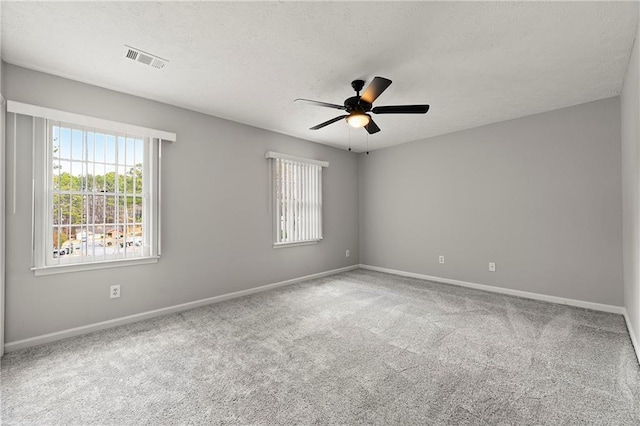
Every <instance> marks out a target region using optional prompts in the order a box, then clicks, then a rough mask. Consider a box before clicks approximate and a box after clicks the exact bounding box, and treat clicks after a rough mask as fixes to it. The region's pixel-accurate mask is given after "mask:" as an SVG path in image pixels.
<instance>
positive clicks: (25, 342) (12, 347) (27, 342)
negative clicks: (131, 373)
mask: <svg viewBox="0 0 640 426" xmlns="http://www.w3.org/2000/svg"><path fill="white" fill-rule="evenodd" d="M358 268H359V266H358V265H351V266H347V267H344V268H339V269H333V270H330V271H324V272H318V273H316V274H311V275H305V276H304V277H299V278H293V279H290V280H286V281H280V282H277V283H273V284H267V285H263V286H260V287H254V288H250V289H247V290H240V291H235V292H233V293H227V294H223V295H220V296H214V297H208V298H206V299H201V300H195V301H193V302H187V303H182V304H179V305H174V306H169V307H166V308H160V309H154V310H152V311H147V312H142V313H139V314H133V315H128V316H126V317H121V318H115V319H112V320H107V321H102V322H97V323H94V324H89V325H83V326H81V327H75V328H69V329H67V330H61V331H56V332H54V333H48V334H43V335H40V336H35V337H30V338H28V339H22V340H16V341H15V342H9V343H7V344H5V350H6V351H7V352H13V351H17V350H20V349H24V348H28V347H31V346H36V345H42V344H45V343H50V342H54V341H56V340H62V339H66V338H69V337H74V336H79V335H82V334H87V333H91V332H94V331H99V330H104V329H106V328H111V327H116V326H119V325H124V324H130V323H133V322H138V321H142V320H145V319H150V318H155V317H159V316H161V315H168V314H172V313H176V312H182V311H186V310H189V309H194V308H198V307H200V306H205V305H210V304H213V303H218V302H222V301H224V300H229V299H235V298H238V297H243V296H248V295H250V294H254V293H260V292H263V291H267V290H271V289H274V288H278V287H284V286H287V285H290V284H296V283H299V282H302V281H308V280H312V279H315V278H322V277H326V276H329V275H335V274H339V273H341V272H347V271H351V270H353V269H358Z"/></svg>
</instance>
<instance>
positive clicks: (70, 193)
mask: <svg viewBox="0 0 640 426" xmlns="http://www.w3.org/2000/svg"><path fill="white" fill-rule="evenodd" d="M47 141H48V143H47V148H48V153H47V154H48V155H47V158H48V161H47V166H48V167H47V168H48V170H47V174H46V176H45V183H46V193H47V197H46V201H47V203H46V211H45V215H46V216H47V217H46V224H47V228H48V229H47V230H46V231H45V246H46V247H47V252H46V256H45V264H46V265H47V266H53V265H61V264H71V263H85V262H99V261H106V260H117V259H129V258H143V257H149V256H151V255H152V250H151V243H152V240H153V239H152V227H151V226H150V225H151V223H152V219H151V218H152V215H151V213H152V211H151V209H152V205H151V204H150V203H149V200H150V199H151V188H152V186H153V185H152V182H151V175H150V171H151V167H150V165H151V164H152V163H153V159H152V157H151V152H152V147H151V142H150V140H149V138H145V137H142V136H136V135H128V134H122V133H117V132H113V131H108V130H102V129H94V128H86V127H80V126H75V125H72V124H66V123H59V122H53V121H49V122H48V134H47Z"/></svg>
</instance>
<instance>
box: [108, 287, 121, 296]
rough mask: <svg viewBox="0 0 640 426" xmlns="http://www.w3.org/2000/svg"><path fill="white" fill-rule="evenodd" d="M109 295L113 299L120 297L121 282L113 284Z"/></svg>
mask: <svg viewBox="0 0 640 426" xmlns="http://www.w3.org/2000/svg"><path fill="white" fill-rule="evenodd" d="M109 296H110V297H111V298H112V299H117V298H118V297H120V284H118V285H112V286H111V289H110V290H109Z"/></svg>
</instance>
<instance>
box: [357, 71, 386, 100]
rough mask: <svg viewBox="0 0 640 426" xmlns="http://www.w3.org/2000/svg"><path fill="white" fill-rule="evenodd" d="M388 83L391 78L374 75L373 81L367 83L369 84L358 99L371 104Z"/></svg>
mask: <svg viewBox="0 0 640 426" xmlns="http://www.w3.org/2000/svg"><path fill="white" fill-rule="evenodd" d="M390 84H391V80H389V79H388V78H384V77H375V78H374V79H373V81H371V83H369V86H367V89H366V90H365V91H364V93H363V94H362V96H360V99H362V100H363V101H365V102H368V103H370V104H372V103H373V101H375V100H376V99H377V98H378V96H380V95H381V94H382V92H384V91H385V90H386V89H387V87H389V85H390Z"/></svg>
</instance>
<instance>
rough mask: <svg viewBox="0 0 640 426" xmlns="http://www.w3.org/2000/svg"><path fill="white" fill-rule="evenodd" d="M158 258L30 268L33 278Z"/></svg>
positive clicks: (142, 263)
mask: <svg viewBox="0 0 640 426" xmlns="http://www.w3.org/2000/svg"><path fill="white" fill-rule="evenodd" d="M158 259H160V257H159V256H152V257H144V258H138V259H118V260H105V261H102V262H91V263H71V264H66V265H55V266H38V267H34V268H31V270H32V271H33V272H34V274H35V276H36V277H38V276H41V275H55V274H66V273H70V272H81V271H93V270H96V269H107V268H121V267H124V266H136V265H146V264H149V263H158Z"/></svg>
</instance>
